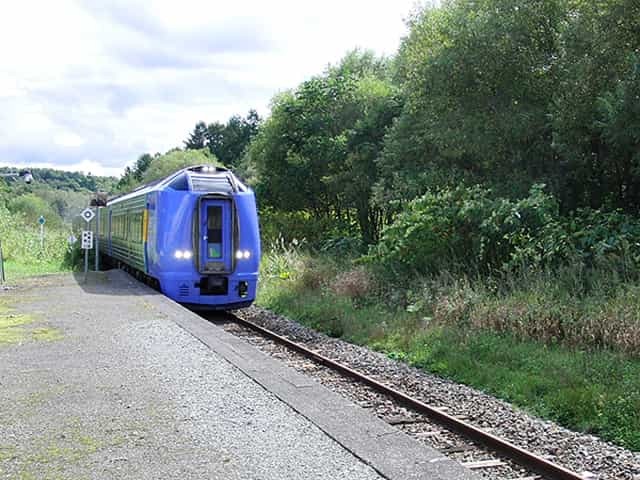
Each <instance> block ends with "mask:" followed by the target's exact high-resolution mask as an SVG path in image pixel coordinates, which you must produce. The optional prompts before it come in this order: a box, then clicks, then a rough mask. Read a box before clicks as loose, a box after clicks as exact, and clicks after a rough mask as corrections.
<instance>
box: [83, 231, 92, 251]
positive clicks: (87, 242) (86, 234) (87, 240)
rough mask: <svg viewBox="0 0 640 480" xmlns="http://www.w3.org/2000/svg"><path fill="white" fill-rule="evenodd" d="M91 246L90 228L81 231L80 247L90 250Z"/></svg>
mask: <svg viewBox="0 0 640 480" xmlns="http://www.w3.org/2000/svg"><path fill="white" fill-rule="evenodd" d="M92 248H93V232H92V231H91V230H83V231H82V249H83V250H91V249H92Z"/></svg>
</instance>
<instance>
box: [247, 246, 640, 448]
mask: <svg viewBox="0 0 640 480" xmlns="http://www.w3.org/2000/svg"><path fill="white" fill-rule="evenodd" d="M261 282H262V283H261V289H260V294H259V301H258V303H259V304H260V305H262V306H264V307H267V308H270V309H272V310H274V311H276V312H279V313H281V314H284V315H287V316H289V317H290V318H294V319H296V320H299V321H300V322H302V323H304V324H306V325H308V326H311V327H313V328H316V329H318V330H321V331H324V332H326V333H328V334H329V335H332V336H337V337H342V338H344V339H346V340H349V341H351V342H354V343H358V344H363V345H368V346H370V347H372V348H374V349H376V350H379V351H383V352H385V353H387V354H388V355H389V356H390V357H393V358H398V359H401V360H404V361H406V362H408V363H410V364H412V365H414V366H417V367H420V368H424V369H425V370H428V371H430V372H434V373H436V374H439V375H442V376H445V377H449V378H452V379H455V380H457V381H460V382H463V383H466V384H468V385H472V386H474V387H477V388H479V389H482V390H484V391H487V392H489V393H492V394H494V395H496V396H498V397H500V398H503V399H505V400H508V401H510V402H513V403H514V404H516V405H518V406H521V407H523V408H525V409H527V410H529V411H531V412H533V413H535V414H537V415H540V416H542V417H545V418H548V419H552V420H555V421H558V422H559V423H561V424H562V425H565V426H567V427H569V428H572V429H577V430H580V431H584V432H590V433H593V434H596V435H599V436H601V437H602V438H605V439H608V440H611V441H613V442H615V443H618V444H620V445H623V446H625V447H627V448H630V449H634V450H640V358H639V357H638V352H639V351H640V350H639V347H640V322H639V321H638V318H640V317H639V315H638V314H639V313H640V286H638V285H635V284H632V283H629V282H625V281H624V280H622V279H620V278H619V276H618V275H617V274H616V273H615V272H614V271H611V272H608V271H606V270H605V269H602V270H598V271H585V270H580V269H577V268H573V269H572V268H566V269H564V270H562V271H556V272H554V273H553V274H551V273H545V272H538V273H535V274H529V275H518V276H515V275H514V276H511V277H508V278H503V279H501V280H500V281H499V282H490V281H489V282H488V281H486V280H480V279H478V280H473V279H469V278H460V277H453V276H447V275H440V276H438V277H437V278H431V279H423V280H422V281H421V282H420V283H419V284H416V285H414V287H413V288H412V289H411V290H412V292H411V293H410V294H408V295H407V294H406V292H395V291H394V289H393V288H388V287H386V288H385V287H384V286H381V285H380V284H379V282H377V281H376V279H375V278H374V276H373V275H371V274H370V273H368V272H367V271H366V270H365V269H364V268H362V267H358V266H355V267H354V266H353V263H351V262H349V261H345V260H344V259H342V260H336V259H335V258H331V257H319V256H317V255H316V256H310V255H308V254H305V253H303V252H301V251H299V250H298V249H295V248H282V246H281V247H280V248H279V249H274V250H272V251H269V252H267V253H265V255H264V258H263V271H262V279H261Z"/></svg>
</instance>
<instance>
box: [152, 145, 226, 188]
mask: <svg viewBox="0 0 640 480" xmlns="http://www.w3.org/2000/svg"><path fill="white" fill-rule="evenodd" d="M201 164H212V165H216V166H221V165H220V163H219V162H218V161H217V159H216V158H215V157H214V156H213V155H211V154H210V153H209V151H208V150H207V149H206V148H203V149H201V150H190V149H187V150H181V149H179V148H176V149H173V150H170V151H168V152H167V153H165V154H164V155H159V156H157V157H155V158H154V159H153V161H152V162H151V165H150V167H149V168H148V169H147V171H146V172H145V174H144V176H143V178H142V180H143V183H148V182H152V181H154V180H159V179H161V178H164V177H166V176H169V175H170V174H172V173H174V172H176V171H178V170H180V169H182V168H186V167H191V166H194V165H201Z"/></svg>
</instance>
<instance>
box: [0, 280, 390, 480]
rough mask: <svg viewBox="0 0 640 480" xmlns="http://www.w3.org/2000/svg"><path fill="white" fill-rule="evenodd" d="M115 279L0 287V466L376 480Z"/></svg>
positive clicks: (16, 474) (32, 471) (65, 474)
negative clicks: (4, 321)
mask: <svg viewBox="0 0 640 480" xmlns="http://www.w3.org/2000/svg"><path fill="white" fill-rule="evenodd" d="M123 277H124V276H123ZM96 279H97V280H96ZM119 280H123V278H119ZM122 283H123V284H122V285H120V284H118V285H116V284H115V282H114V284H112V283H111V282H110V281H109V280H108V277H107V276H97V277H94V278H93V283H92V284H89V285H88V286H87V285H78V283H77V282H76V281H75V280H74V278H73V277H71V276H57V277H46V278H43V279H39V280H38V281H34V282H31V283H29V284H27V285H23V286H21V287H19V288H17V289H14V290H11V291H5V292H0V301H2V302H7V303H9V304H10V305H13V306H14V308H15V309H16V310H19V311H20V312H21V313H23V312H28V313H29V314H30V315H31V317H30V322H29V323H25V324H24V325H22V326H20V327H19V328H20V329H21V330H20V332H21V333H22V334H23V339H22V340H21V341H19V342H15V343H11V344H7V343H5V344H0V384H1V388H0V478H7V479H9V478H11V479H18V478H19V479H25V480H27V479H29V480H30V479H36V478H37V479H56V480H63V479H80V478H82V479H85V478H92V479H94V478H95V479H130V478H135V479H147V478H148V479H157V478H162V479H167V478H176V479H177V478H179V479H184V480H187V479H202V478H211V479H213V478H220V479H280V478H287V479H301V480H302V479H304V480H309V479H334V478H345V479H356V480H360V479H362V480H374V479H375V480H378V479H380V477H379V475H378V474H377V473H376V472H375V471H373V470H372V469H371V468H370V467H368V466H367V465H365V464H363V463H362V462H361V461H359V460H358V459H356V458H355V457H353V456H352V455H351V454H350V453H349V452H347V451H345V450H344V449H343V448H342V447H340V446H339V445H338V444H337V443H335V442H334V441H333V440H331V439H329V438H328V437H327V436H326V435H325V434H324V433H322V432H321V431H320V430H319V429H318V428H317V427H316V426H314V425H313V424H311V423H310V422H308V421H307V420H306V419H304V418H303V417H301V416H300V415H298V414H296V413H295V412H294V411H292V410H291V409H290V408H289V407H287V406H286V405H285V404H283V403H282V402H280V401H279V400H277V399H276V398H275V397H274V396H273V395H272V394H270V393H268V392H266V391H265V390H264V389H262V388H261V387H260V386H258V385H257V384H256V383H255V382H253V381H252V380H250V379H249V378H247V377H246V376H244V375H243V374H242V373H240V372H239V371H238V370H237V369H235V368H234V367H232V366H231V365H230V364H228V363H227V362H226V361H224V360H223V359H221V357H219V356H218V355H217V354H215V353H214V352H212V351H211V350H209V349H208V348H207V347H205V346H204V345H203V344H201V343H200V342H199V341H198V340H196V339H195V338H194V337H192V336H191V335H190V334H188V333H187V332H185V331H184V330H183V329H181V328H180V327H178V326H177V325H176V324H175V323H173V322H172V321H170V320H168V319H167V318H166V316H165V315H164V314H163V313H162V312H161V311H159V310H157V309H156V308H155V307H154V306H153V304H152V303H151V302H150V301H149V299H148V298H147V297H146V296H145V295H139V294H135V292H136V290H135V289H134V290H131V289H127V285H126V284H125V282H122ZM43 328H46V329H49V330H48V331H54V330H55V332H57V333H56V335H55V336H54V335H52V336H51V337H50V340H47V341H44V340H38V338H39V337H38V336H37V335H36V331H38V329H43Z"/></svg>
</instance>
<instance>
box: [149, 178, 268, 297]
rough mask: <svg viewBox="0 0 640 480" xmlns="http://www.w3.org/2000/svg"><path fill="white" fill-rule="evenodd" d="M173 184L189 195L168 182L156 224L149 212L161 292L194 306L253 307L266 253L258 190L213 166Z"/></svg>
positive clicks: (159, 203) (161, 193) (157, 276)
mask: <svg viewBox="0 0 640 480" xmlns="http://www.w3.org/2000/svg"><path fill="white" fill-rule="evenodd" d="M183 180H186V183H184V181H183ZM172 183H175V185H174V187H175V186H177V187H180V188H188V190H189V193H188V194H185V193H186V192H184V191H183V190H180V189H176V188H171V184H169V188H167V189H165V190H164V191H163V192H159V194H158V196H157V199H156V202H155V203H156V205H155V207H156V208H155V210H156V215H155V218H156V221H155V222H153V219H152V218H151V213H150V223H149V228H150V237H151V236H156V237H157V242H156V245H157V246H158V247H157V251H156V252H155V253H156V255H157V257H158V261H157V262H156V267H157V268H156V272H152V275H153V276H154V277H156V278H157V279H158V280H159V283H160V288H161V290H162V292H163V293H164V294H165V295H167V296H168V297H170V298H172V299H173V300H175V301H177V302H180V303H183V304H186V305H189V306H192V307H195V308H208V309H225V310H228V309H236V308H243V307H247V306H249V305H250V304H251V303H252V302H253V301H254V300H255V297H256V292H257V286H258V271H259V266H260V253H261V252H260V235H259V229H258V215H257V211H256V202H255V195H254V193H253V191H252V190H250V189H249V188H247V187H246V186H244V185H243V184H242V183H240V182H239V181H238V179H237V178H236V177H235V176H234V175H233V174H232V173H231V172H228V171H226V170H222V169H215V168H214V167H208V166H201V167H194V168H193V169H189V170H187V171H186V172H185V177H184V179H182V180H180V181H178V182H172ZM152 203H154V202H153V201H152V202H150V204H152ZM151 211H152V209H151V207H150V212H151ZM154 226H155V229H156V231H152V230H153V229H154ZM150 240H151V238H150ZM150 243H151V242H150Z"/></svg>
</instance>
